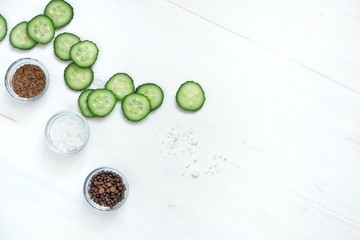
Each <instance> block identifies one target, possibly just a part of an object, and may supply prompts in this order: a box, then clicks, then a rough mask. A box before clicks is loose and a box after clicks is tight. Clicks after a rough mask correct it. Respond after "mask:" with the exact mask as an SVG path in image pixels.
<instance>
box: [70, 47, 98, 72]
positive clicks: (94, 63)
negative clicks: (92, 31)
mask: <svg viewBox="0 0 360 240" xmlns="http://www.w3.org/2000/svg"><path fill="white" fill-rule="evenodd" d="M83 42H91V43H93V44H94V45H95V47H96V49H97V53H96V56H95V60H94V62H93V63H92V64H91V65H90V66H88V65H81V64H79V63H78V62H77V61H75V60H74V59H73V58H72V56H71V55H72V54H71V50H72V49H73V48H74V47H75V46H76V45H77V44H80V43H83ZM77 44H74V46H72V47H71V49H70V58H71V60H72V61H73V62H74V63H75V64H76V65H78V66H79V67H92V65H94V64H95V62H96V60H97V58H98V56H99V52H100V50H99V48H98V46H97V45H96V43H94V42H92V41H89V40H83V41H80V42H78V43H77Z"/></svg>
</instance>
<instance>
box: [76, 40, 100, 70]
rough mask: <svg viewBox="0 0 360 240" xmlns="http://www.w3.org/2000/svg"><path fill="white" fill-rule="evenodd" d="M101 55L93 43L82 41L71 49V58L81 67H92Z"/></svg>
mask: <svg viewBox="0 0 360 240" xmlns="http://www.w3.org/2000/svg"><path fill="white" fill-rule="evenodd" d="M98 54H99V49H98V47H97V46H96V44H95V43H93V42H91V41H87V40H86V41H81V42H79V43H77V44H75V45H74V46H72V48H71V49H70V56H71V59H72V60H73V62H74V63H75V64H76V65H78V66H79V67H91V66H92V65H93V64H94V63H95V61H96V59H97V56H98Z"/></svg>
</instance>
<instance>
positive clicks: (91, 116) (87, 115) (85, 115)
mask: <svg viewBox="0 0 360 240" xmlns="http://www.w3.org/2000/svg"><path fill="white" fill-rule="evenodd" d="M88 91H91V92H92V91H94V89H86V90H84V91H83V92H82V93H81V94H80V95H79V97H78V105H79V109H80V112H81V114H82V115H83V116H84V117H87V118H94V117H95V115H94V114H93V113H92V112H91V111H90V109H89V107H88V106H87V110H89V112H90V114H91V115H90V114H87V113H84V111H83V108H82V107H81V104H80V98H81V96H82V94H83V93H85V92H88ZM89 95H90V93H89ZM89 95H88V96H89ZM86 98H87V97H86ZM85 101H86V105H87V100H85Z"/></svg>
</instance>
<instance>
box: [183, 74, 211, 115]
mask: <svg viewBox="0 0 360 240" xmlns="http://www.w3.org/2000/svg"><path fill="white" fill-rule="evenodd" d="M205 99H206V98H205V92H204V90H203V89H202V87H201V86H200V84H198V83H197V82H194V81H187V82H185V83H183V84H182V85H181V86H180V88H179V90H178V91H177V93H176V102H177V104H178V105H179V107H180V108H182V109H184V110H185V111H192V112H195V111H197V110H199V109H200V108H202V106H203V105H204V103H205Z"/></svg>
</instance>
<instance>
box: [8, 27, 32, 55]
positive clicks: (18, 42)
mask: <svg viewBox="0 0 360 240" xmlns="http://www.w3.org/2000/svg"><path fill="white" fill-rule="evenodd" d="M27 24H28V23H27V22H21V23H19V24H17V25H16V26H15V27H14V28H13V29H12V30H11V32H10V43H11V45H12V46H13V47H14V48H18V49H21V50H28V49H31V48H33V47H34V46H35V45H36V42H35V41H34V40H32V39H31V38H30V37H29V35H28V34H27V31H26V26H27Z"/></svg>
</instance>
